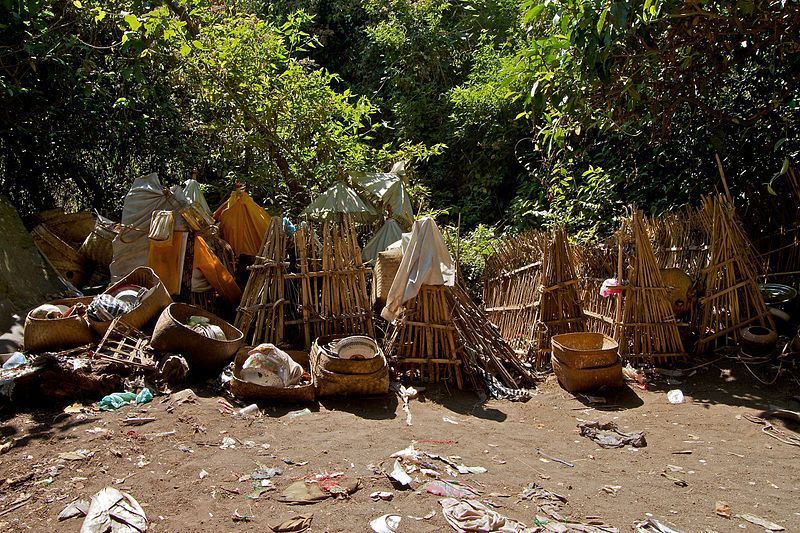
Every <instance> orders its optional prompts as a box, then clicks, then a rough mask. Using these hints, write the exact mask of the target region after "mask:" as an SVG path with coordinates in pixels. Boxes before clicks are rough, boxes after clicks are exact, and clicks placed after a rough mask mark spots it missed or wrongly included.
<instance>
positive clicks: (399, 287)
mask: <svg viewBox="0 0 800 533" xmlns="http://www.w3.org/2000/svg"><path fill="white" fill-rule="evenodd" d="M455 281H456V269H455V264H454V262H453V258H452V257H451V256H450V252H448V251H447V247H446V246H445V244H444V239H443V238H442V233H441V232H440V231H439V227H438V226H437V225H436V222H434V221H433V219H432V218H431V217H423V218H421V219H419V220H417V221H415V222H414V226H413V227H412V228H411V240H410V241H409V243H408V248H407V249H406V251H405V253H404V254H403V261H402V262H401V263H400V268H399V269H398V270H397V274H396V275H395V277H394V282H393V283H392V287H391V288H390V289H389V294H388V295H387V296H386V307H384V308H383V311H381V316H382V317H383V318H384V319H386V320H387V321H389V322H391V321H393V320H394V319H395V318H397V315H398V314H399V313H400V308H401V307H402V306H403V304H404V303H406V302H407V301H408V300H410V299H411V298H413V297H415V296H416V295H417V294H418V293H419V291H420V289H421V288H422V286H423V285H448V286H451V287H452V286H453V285H454V284H455Z"/></svg>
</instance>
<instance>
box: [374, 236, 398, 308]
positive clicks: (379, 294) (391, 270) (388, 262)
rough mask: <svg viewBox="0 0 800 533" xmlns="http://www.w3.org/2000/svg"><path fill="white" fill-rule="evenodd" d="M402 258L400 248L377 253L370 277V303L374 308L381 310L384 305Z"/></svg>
mask: <svg viewBox="0 0 800 533" xmlns="http://www.w3.org/2000/svg"><path fill="white" fill-rule="evenodd" d="M402 260H403V252H402V251H400V250H386V251H384V252H379V253H378V260H377V261H376V262H375V274H374V276H373V278H372V304H373V306H374V308H375V309H378V308H379V307H380V309H378V311H381V310H382V309H383V306H384V305H386V296H387V295H388V294H389V289H391V288H392V283H393V282H394V277H395V276H396V275H397V270H398V269H399V268H400V262H401V261H402Z"/></svg>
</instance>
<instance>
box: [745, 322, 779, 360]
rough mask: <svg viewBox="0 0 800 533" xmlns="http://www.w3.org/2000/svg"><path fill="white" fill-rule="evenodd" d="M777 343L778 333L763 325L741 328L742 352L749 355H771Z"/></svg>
mask: <svg viewBox="0 0 800 533" xmlns="http://www.w3.org/2000/svg"><path fill="white" fill-rule="evenodd" d="M777 343H778V333H777V332H776V331H774V330H771V329H769V328H765V327H763V326H748V327H746V328H744V329H743V330H742V338H741V342H740V344H741V347H742V352H744V353H745V354H747V355H749V356H751V357H763V356H768V355H771V354H772V352H773V350H774V349H775V345H776V344H777Z"/></svg>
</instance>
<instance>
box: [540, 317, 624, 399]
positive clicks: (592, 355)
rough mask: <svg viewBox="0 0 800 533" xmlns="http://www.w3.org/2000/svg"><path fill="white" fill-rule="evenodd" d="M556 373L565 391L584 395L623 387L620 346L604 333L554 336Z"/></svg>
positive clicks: (554, 366) (553, 360)
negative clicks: (593, 391)
mask: <svg viewBox="0 0 800 533" xmlns="http://www.w3.org/2000/svg"><path fill="white" fill-rule="evenodd" d="M552 347H553V357H552V364H553V372H554V373H555V375H556V377H558V381H559V383H560V384H561V386H562V387H564V389H566V390H567V391H569V392H573V393H574V392H581V391H589V390H594V389H599V388H601V387H619V386H622V384H623V379H622V364H621V363H620V360H619V355H618V351H619V345H618V344H617V342H616V341H615V340H614V339H612V338H611V337H608V336H606V335H603V334H602V333H588V332H580V333H565V334H563V335H554V336H553V338H552Z"/></svg>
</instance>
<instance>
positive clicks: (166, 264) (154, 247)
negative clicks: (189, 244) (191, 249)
mask: <svg viewBox="0 0 800 533" xmlns="http://www.w3.org/2000/svg"><path fill="white" fill-rule="evenodd" d="M188 236H189V234H188V233H186V232H185V231H174V232H173V234H172V240H171V241H164V242H163V243H160V242H158V241H154V240H151V239H148V240H149V241H150V251H149V253H148V255H147V266H149V267H150V268H152V269H153V272H155V273H156V275H157V276H158V278H159V279H160V280H161V282H162V283H163V284H164V287H166V288H167V291H168V292H169V293H170V294H179V293H180V292H181V280H182V278H183V260H184V255H186V240H187V238H188Z"/></svg>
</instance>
